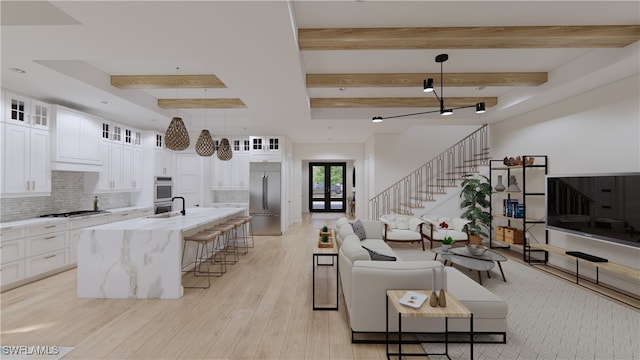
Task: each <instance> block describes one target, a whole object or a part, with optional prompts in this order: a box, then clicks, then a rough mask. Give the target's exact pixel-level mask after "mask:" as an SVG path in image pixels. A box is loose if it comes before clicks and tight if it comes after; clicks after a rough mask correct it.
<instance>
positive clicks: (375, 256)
mask: <svg viewBox="0 0 640 360" xmlns="http://www.w3.org/2000/svg"><path fill="white" fill-rule="evenodd" d="M362 248H363V249H365V250H367V251H368V252H369V257H371V260H373V261H396V260H397V259H396V257H395V256H391V255H386V254H383V253H382V252H377V251H374V250H371V249H368V248H366V247H364V246H363V247H362Z"/></svg>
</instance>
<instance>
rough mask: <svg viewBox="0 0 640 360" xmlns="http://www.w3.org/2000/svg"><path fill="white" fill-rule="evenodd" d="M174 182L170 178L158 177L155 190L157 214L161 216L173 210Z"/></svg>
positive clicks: (154, 201) (154, 203) (154, 200)
mask: <svg viewBox="0 0 640 360" xmlns="http://www.w3.org/2000/svg"><path fill="white" fill-rule="evenodd" d="M172 197H173V180H172V179H171V177H168V176H156V178H155V184H154V190H153V205H154V208H155V213H156V214H160V213H164V212H170V211H171V210H172V203H171V198H172Z"/></svg>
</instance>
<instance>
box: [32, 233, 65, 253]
mask: <svg viewBox="0 0 640 360" xmlns="http://www.w3.org/2000/svg"><path fill="white" fill-rule="evenodd" d="M68 246H69V243H68V242H67V233H66V232H60V233H56V234H50V235H49V234H47V235H42V236H36V237H31V238H27V239H26V249H25V251H26V253H25V256H27V257H29V256H33V255H38V254H42V253H45V252H49V251H54V250H60V249H66V248H67V247H68Z"/></svg>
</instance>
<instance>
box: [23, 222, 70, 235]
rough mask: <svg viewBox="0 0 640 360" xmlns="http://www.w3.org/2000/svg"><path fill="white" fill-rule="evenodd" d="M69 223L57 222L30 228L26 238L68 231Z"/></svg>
mask: <svg viewBox="0 0 640 360" xmlns="http://www.w3.org/2000/svg"><path fill="white" fill-rule="evenodd" d="M67 226H68V225H67V222H66V221H61V222H55V223H48V224H42V225H35V226H29V227H28V228H27V233H26V234H25V236H35V235H42V234H51V233H54V232H58V231H67Z"/></svg>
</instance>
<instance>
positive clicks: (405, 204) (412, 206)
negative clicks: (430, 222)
mask: <svg viewBox="0 0 640 360" xmlns="http://www.w3.org/2000/svg"><path fill="white" fill-rule="evenodd" d="M400 205H402V206H406V207H408V208H410V209H422V208H423V207H424V206H422V204H408V203H400Z"/></svg>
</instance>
